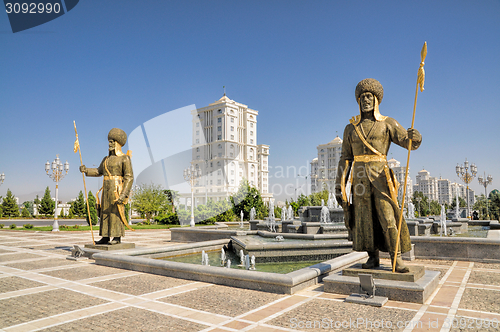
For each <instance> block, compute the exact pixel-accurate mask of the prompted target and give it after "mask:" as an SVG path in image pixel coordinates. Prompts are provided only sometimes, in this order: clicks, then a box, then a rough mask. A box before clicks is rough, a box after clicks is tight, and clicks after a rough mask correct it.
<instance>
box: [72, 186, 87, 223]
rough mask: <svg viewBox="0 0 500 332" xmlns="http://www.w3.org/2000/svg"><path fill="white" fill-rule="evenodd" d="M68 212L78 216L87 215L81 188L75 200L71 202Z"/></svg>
mask: <svg viewBox="0 0 500 332" xmlns="http://www.w3.org/2000/svg"><path fill="white" fill-rule="evenodd" d="M70 213H72V214H73V215H75V216H79V217H83V216H87V205H86V204H85V198H84V197H83V192H82V191H81V190H80V193H79V194H78V197H77V198H76V200H75V201H73V202H72V203H71V208H70Z"/></svg>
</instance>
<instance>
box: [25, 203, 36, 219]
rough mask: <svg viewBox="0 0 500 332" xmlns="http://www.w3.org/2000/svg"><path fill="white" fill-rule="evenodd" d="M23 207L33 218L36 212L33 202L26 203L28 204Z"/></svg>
mask: <svg viewBox="0 0 500 332" xmlns="http://www.w3.org/2000/svg"><path fill="white" fill-rule="evenodd" d="M23 206H24V208H25V209H27V210H28V212H29V214H30V216H32V215H33V212H34V211H33V202H32V201H26V202H24V203H23Z"/></svg>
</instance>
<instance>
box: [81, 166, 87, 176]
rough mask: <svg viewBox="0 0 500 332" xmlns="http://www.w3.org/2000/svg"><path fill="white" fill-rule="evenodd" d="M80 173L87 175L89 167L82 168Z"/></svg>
mask: <svg viewBox="0 0 500 332" xmlns="http://www.w3.org/2000/svg"><path fill="white" fill-rule="evenodd" d="M80 172H81V173H85V174H87V167H85V165H82V166H80Z"/></svg>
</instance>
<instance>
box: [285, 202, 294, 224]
mask: <svg viewBox="0 0 500 332" xmlns="http://www.w3.org/2000/svg"><path fill="white" fill-rule="evenodd" d="M286 215H287V217H288V220H293V215H294V213H293V208H292V205H289V206H288V212H287V214H286Z"/></svg>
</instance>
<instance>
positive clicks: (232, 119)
mask: <svg viewBox="0 0 500 332" xmlns="http://www.w3.org/2000/svg"><path fill="white" fill-rule="evenodd" d="M231 113H232V112H231ZM231 123H234V118H231Z"/></svg>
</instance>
